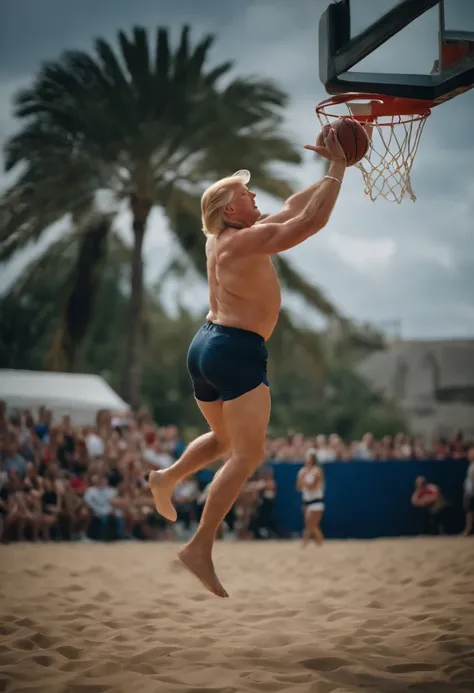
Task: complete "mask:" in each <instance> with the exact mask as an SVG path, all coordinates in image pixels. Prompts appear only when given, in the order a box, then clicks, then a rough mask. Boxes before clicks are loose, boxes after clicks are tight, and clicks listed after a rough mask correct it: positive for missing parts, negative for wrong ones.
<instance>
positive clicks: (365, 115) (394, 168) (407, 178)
mask: <svg viewBox="0 0 474 693" xmlns="http://www.w3.org/2000/svg"><path fill="white" fill-rule="evenodd" d="M316 113H317V116H318V118H319V122H320V123H321V126H323V127H324V126H325V125H330V124H331V123H332V122H333V121H334V120H337V119H338V118H354V119H355V120H357V121H359V123H361V124H362V125H364V127H365V130H366V132H367V134H368V137H369V141H370V145H369V148H368V150H367V153H366V154H365V156H364V158H363V159H361V161H359V163H357V164H355V165H356V166H357V167H358V168H359V169H360V171H361V172H362V176H363V178H364V184H365V189H364V192H365V194H366V195H368V196H369V197H370V199H371V200H373V201H375V200H376V199H377V198H379V197H384V198H385V199H386V200H389V201H390V202H398V203H400V202H401V201H402V199H403V198H404V196H405V195H408V196H409V197H410V198H411V199H412V200H413V201H414V200H416V196H415V194H414V192H413V188H412V185H411V169H412V166H413V162H414V160H415V156H416V153H417V151H418V145H419V144H420V138H421V135H422V132H423V128H424V125H425V123H426V119H427V117H428V116H429V115H430V113H431V108H430V102H428V101H419V100H415V99H404V98H396V97H393V96H384V95H382V94H380V95H379V94H360V93H347V94H337V95H336V96H331V97H330V98H329V99H326V100H325V101H321V103H320V104H318V106H317V107H316Z"/></svg>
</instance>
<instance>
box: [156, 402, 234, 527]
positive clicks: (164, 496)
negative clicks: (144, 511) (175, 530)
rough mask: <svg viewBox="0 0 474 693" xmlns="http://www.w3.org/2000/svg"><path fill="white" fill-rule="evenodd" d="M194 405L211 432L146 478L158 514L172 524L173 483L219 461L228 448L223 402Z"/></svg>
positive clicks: (194, 441) (173, 517) (174, 511)
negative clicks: (177, 457) (167, 466)
mask: <svg viewBox="0 0 474 693" xmlns="http://www.w3.org/2000/svg"><path fill="white" fill-rule="evenodd" d="M196 402H197V405H198V407H199V409H200V410H201V412H202V414H203V416H204V418H205V419H206V421H207V423H208V424H209V426H210V428H211V431H210V432H209V433H205V434H204V435H202V436H199V438H196V439H195V440H193V441H192V443H190V444H189V445H188V447H187V448H186V450H185V451H184V452H183V454H182V455H181V457H180V458H179V460H177V461H176V462H175V463H174V464H173V465H171V467H169V468H168V469H163V470H162V471H159V472H150V476H149V479H148V484H149V486H150V489H151V492H152V494H153V498H154V500H155V507H156V510H157V512H158V513H159V514H160V515H163V517H166V519H167V520H170V521H171V522H174V521H175V520H176V510H175V508H174V507H173V504H172V502H171V498H172V495H173V489H174V487H175V486H176V484H178V483H179V482H180V481H181V480H182V479H184V478H186V477H187V476H189V475H190V474H193V473H194V472H197V471H198V470H199V469H202V468H203V467H206V466H207V465H208V464H210V463H211V462H214V461H215V460H217V459H219V457H221V456H222V455H225V453H226V452H227V451H228V450H229V448H230V437H229V432H228V430H227V426H226V424H225V420H224V410H223V403H222V401H221V400H217V401H215V402H199V401H198V400H196Z"/></svg>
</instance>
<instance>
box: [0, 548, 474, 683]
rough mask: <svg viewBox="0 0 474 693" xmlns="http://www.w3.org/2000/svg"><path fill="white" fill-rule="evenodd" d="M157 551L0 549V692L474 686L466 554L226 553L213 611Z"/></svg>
mask: <svg viewBox="0 0 474 693" xmlns="http://www.w3.org/2000/svg"><path fill="white" fill-rule="evenodd" d="M177 548H178V546H177V545H176V544H167V543H161V544H160V543H147V544H144V543H127V544H124V543H122V544H115V545H113V544H111V545H102V544H75V545H74V544H53V543H51V544H46V545H28V544H21V545H11V546H6V547H1V549H0V550H1V556H2V560H1V568H0V573H1V584H2V594H1V610H0V611H1V614H0V623H1V625H0V642H1V646H0V691H2V692H5V693H46V691H48V692H51V693H66V692H71V693H107V692H110V693H112V692H113V693H115V692H117V693H119V692H122V691H123V692H124V693H125V691H127V693H128V692H129V691H132V690H133V691H140V693H154V692H158V693H168V692H169V693H191V692H192V693H211V691H215V692H218V693H234V692H235V693H241V692H244V691H268V692H269V693H273V692H274V691H275V692H277V691H282V692H285V693H287V692H288V693H336V692H337V693H348V692H351V691H377V692H378V693H385V692H387V693H392V692H393V693H395V692H398V691H414V692H416V691H420V693H422V692H430V691H432V692H433V693H444V692H452V693H454V692H456V691H472V690H474V542H473V541H472V540H470V539H461V538H433V539H431V538H430V539H395V540H377V541H373V542H359V541H357V542H356V541H354V542H329V543H327V544H326V545H324V547H323V548H321V549H318V548H316V547H313V546H309V547H308V548H307V549H305V550H302V548H301V545H300V543H299V542H258V543H257V542H253V543H252V542H249V543H247V542H240V543H239V542H237V543H232V542H225V543H222V542H221V543H218V545H217V547H216V554H215V556H216V565H217V568H218V574H219V576H220V577H221V579H222V581H223V583H224V585H225V587H226V588H227V589H228V591H229V593H230V596H231V598H230V599H228V600H220V599H218V598H216V597H213V596H212V595H210V594H208V593H207V592H206V591H205V590H204V589H202V588H201V587H200V586H199V584H198V583H197V582H196V581H195V580H194V578H193V577H192V576H191V575H189V574H188V573H187V572H186V571H184V570H182V569H179V568H178V567H177V566H176V564H174V563H173V557H174V555H175V554H176V551H177Z"/></svg>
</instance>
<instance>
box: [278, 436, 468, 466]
mask: <svg viewBox="0 0 474 693" xmlns="http://www.w3.org/2000/svg"><path fill="white" fill-rule="evenodd" d="M471 446H472V443H470V442H468V441H465V440H464V438H463V435H462V433H461V432H457V433H456V434H455V435H454V436H453V438H452V439H451V440H448V439H446V438H437V439H435V440H433V441H431V443H429V442H427V441H424V440H423V439H422V438H420V437H415V436H408V435H405V434H404V433H397V434H396V435H395V436H384V437H383V438H382V439H381V440H376V439H375V438H374V436H373V435H372V434H371V433H366V434H365V435H364V436H363V437H362V439H361V440H355V441H349V442H348V441H344V440H343V439H342V438H341V437H340V436H338V435H337V434H336V433H332V434H331V435H329V436H325V435H317V436H314V437H305V436H302V435H301V434H299V433H290V434H289V435H288V436H287V437H286V438H273V439H269V440H268V441H267V457H268V459H273V460H298V461H299V460H302V459H303V458H304V455H305V453H306V452H307V450H308V449H310V448H311V449H315V450H316V455H317V458H318V461H319V463H320V464H326V463H328V462H349V461H352V460H374V461H377V460H426V459H434V460H450V459H463V458H465V457H466V453H467V451H468V450H469V448H470V447H471Z"/></svg>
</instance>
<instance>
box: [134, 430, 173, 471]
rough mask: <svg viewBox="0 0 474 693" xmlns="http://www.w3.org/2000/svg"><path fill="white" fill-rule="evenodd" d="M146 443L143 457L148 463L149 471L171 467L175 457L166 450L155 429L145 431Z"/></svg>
mask: <svg viewBox="0 0 474 693" xmlns="http://www.w3.org/2000/svg"><path fill="white" fill-rule="evenodd" d="M145 444H146V447H145V449H144V450H143V453H142V457H143V459H144V460H145V462H146V463H147V465H148V471H150V472H151V471H153V470H154V469H166V468H167V467H171V465H172V464H173V461H174V457H173V456H172V455H170V453H169V452H166V450H165V448H164V446H163V443H162V442H161V440H160V439H159V438H158V436H157V435H156V433H155V432H154V431H148V432H147V433H145Z"/></svg>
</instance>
